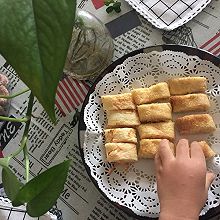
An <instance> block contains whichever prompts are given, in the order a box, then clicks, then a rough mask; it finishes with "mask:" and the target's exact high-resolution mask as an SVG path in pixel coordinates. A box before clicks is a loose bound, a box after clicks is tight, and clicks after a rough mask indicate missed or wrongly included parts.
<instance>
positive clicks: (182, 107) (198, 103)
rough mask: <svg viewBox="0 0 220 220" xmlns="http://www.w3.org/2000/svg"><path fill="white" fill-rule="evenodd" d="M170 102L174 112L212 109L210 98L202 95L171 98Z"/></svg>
mask: <svg viewBox="0 0 220 220" xmlns="http://www.w3.org/2000/svg"><path fill="white" fill-rule="evenodd" d="M170 102H171V105H172V108H173V112H189V111H207V110H208V109H209V108H210V102H209V99H208V96H207V95H206V94H202V93H198V94H189V95H180V96H171V97H170Z"/></svg>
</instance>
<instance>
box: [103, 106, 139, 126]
mask: <svg viewBox="0 0 220 220" xmlns="http://www.w3.org/2000/svg"><path fill="white" fill-rule="evenodd" d="M107 119H108V124H107V128H117V127H118V128H120V127H135V126H137V125H140V121H139V118H138V114H137V112H136V111H135V110H119V111H118V110H115V111H107Z"/></svg>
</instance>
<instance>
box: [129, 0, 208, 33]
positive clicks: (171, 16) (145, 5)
mask: <svg viewBox="0 0 220 220" xmlns="http://www.w3.org/2000/svg"><path fill="white" fill-rule="evenodd" d="M126 1H127V2H128V3H129V4H130V5H131V6H132V7H133V8H134V9H136V10H137V11H138V12H139V13H140V14H141V15H143V16H144V17H145V18H146V19H148V20H149V21H150V22H151V23H152V24H153V25H154V26H156V27H158V28H161V29H165V30H173V29H175V28H177V27H179V26H181V25H183V24H185V23H186V22H188V21H189V20H191V19H192V18H193V17H195V16H196V15H197V14H198V13H199V12H201V11H202V10H203V9H204V8H205V7H206V6H207V5H208V3H210V2H211V0H126Z"/></svg>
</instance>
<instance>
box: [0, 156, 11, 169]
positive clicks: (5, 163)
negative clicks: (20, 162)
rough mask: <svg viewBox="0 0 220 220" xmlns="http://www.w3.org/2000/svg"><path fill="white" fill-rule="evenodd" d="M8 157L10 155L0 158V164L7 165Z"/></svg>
mask: <svg viewBox="0 0 220 220" xmlns="http://www.w3.org/2000/svg"><path fill="white" fill-rule="evenodd" d="M10 159H11V157H4V158H0V166H2V167H8V164H9V161H10Z"/></svg>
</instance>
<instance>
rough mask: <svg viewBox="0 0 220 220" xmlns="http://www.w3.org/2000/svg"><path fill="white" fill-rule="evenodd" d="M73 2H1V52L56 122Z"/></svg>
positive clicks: (66, 0)
mask: <svg viewBox="0 0 220 220" xmlns="http://www.w3.org/2000/svg"><path fill="white" fill-rule="evenodd" d="M75 7H76V0H0V15H1V19H0V27H1V28H0V53H1V54H2V55H3V56H4V57H5V59H6V60H7V61H8V62H9V63H10V64H11V65H12V67H13V68H14V69H15V71H16V72H17V73H18V75H19V77H20V78H21V80H22V81H23V82H25V83H26V84H27V86H28V87H29V88H30V89H31V90H32V92H33V93H34V95H35V96H36V97H37V98H38V100H39V102H40V103H41V104H42V105H43V107H44V109H45V110H46V112H47V113H48V115H49V116H50V118H51V119H52V121H55V111H54V103H55V93H56V89H57V85H58V82H59V79H60V77H61V74H62V71H63V67H64V63H65V59H66V54H67V50H68V47H69V43H70V39H71V35H72V27H73V23H74V16H75Z"/></svg>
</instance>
